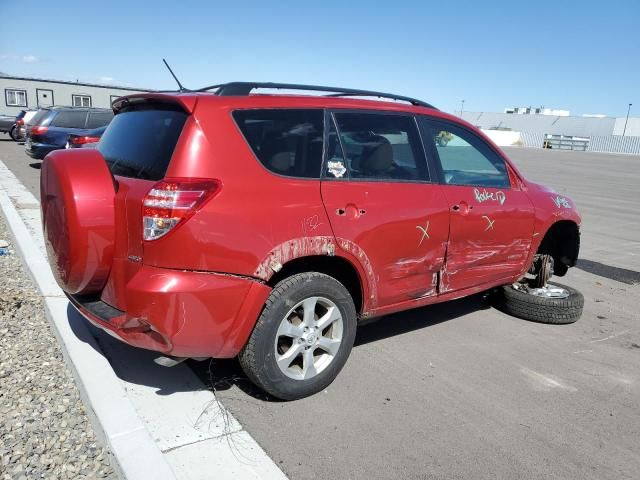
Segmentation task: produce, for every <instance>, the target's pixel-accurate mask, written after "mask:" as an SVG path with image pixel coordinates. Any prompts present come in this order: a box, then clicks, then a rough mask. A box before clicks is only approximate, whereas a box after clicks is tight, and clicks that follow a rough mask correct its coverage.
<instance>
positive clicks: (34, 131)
mask: <svg viewBox="0 0 640 480" xmlns="http://www.w3.org/2000/svg"><path fill="white" fill-rule="evenodd" d="M47 130H49V127H45V126H42V125H36V126H34V127H31V134H32V135H42V134H43V133H47Z"/></svg>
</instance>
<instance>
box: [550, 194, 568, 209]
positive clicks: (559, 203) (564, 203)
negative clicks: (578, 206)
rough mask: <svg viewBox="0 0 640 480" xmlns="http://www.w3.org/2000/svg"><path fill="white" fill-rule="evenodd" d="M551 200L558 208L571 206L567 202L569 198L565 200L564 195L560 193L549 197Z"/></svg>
mask: <svg viewBox="0 0 640 480" xmlns="http://www.w3.org/2000/svg"><path fill="white" fill-rule="evenodd" d="M551 200H553V203H555V204H556V207H558V208H560V207H563V208H571V203H569V200H567V199H566V198H564V197H561V196H560V195H558V196H556V197H555V198H554V197H551Z"/></svg>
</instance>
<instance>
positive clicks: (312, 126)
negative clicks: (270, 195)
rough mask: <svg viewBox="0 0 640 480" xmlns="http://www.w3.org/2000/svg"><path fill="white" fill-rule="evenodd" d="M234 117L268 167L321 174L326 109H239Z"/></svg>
mask: <svg viewBox="0 0 640 480" xmlns="http://www.w3.org/2000/svg"><path fill="white" fill-rule="evenodd" d="M233 118H234V119H235V121H236V123H237V124H238V127H240V131H241V132H242V134H243V135H244V138H245V139H246V140H247V143H249V146H250V147H251V149H252V150H253V153H255V155H256V157H258V160H260V163H262V164H263V165H264V166H265V167H266V168H268V169H269V170H271V171H272V172H274V173H277V174H279V175H287V176H290V177H301V178H320V169H321V167H322V144H323V130H324V126H323V124H324V112H323V111H322V110H319V109H315V110H297V109H278V110H266V109H265V110H238V111H235V112H233Z"/></svg>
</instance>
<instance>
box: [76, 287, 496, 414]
mask: <svg viewBox="0 0 640 480" xmlns="http://www.w3.org/2000/svg"><path fill="white" fill-rule="evenodd" d="M488 308H491V307H490V305H489V303H488V302H487V301H486V300H485V295H482V294H478V295H473V296H470V297H466V298H464V299H460V300H453V301H449V302H445V303H440V304H436V305H430V306H427V307H422V308H418V309H414V310H408V311H404V312H400V313H395V314H392V315H386V316H384V317H380V318H378V319H375V320H372V321H368V322H367V323H365V324H362V325H360V326H359V327H358V331H357V334H356V340H355V345H354V347H355V348H358V347H361V346H364V345H367V344H370V343H373V342H377V341H381V340H384V339H387V338H391V337H395V336H397V335H402V334H405V333H409V332H412V331H415V330H420V329H423V328H427V327H431V326H433V325H437V324H439V323H442V322H446V321H448V320H453V319H456V318H458V317H462V316H464V315H467V314H470V313H473V312H476V311H479V310H485V309H488ZM67 317H68V320H69V325H70V326H71V329H72V331H73V332H74V333H75V335H76V337H77V338H79V339H80V340H81V341H83V342H85V343H87V344H89V345H91V346H92V347H93V348H94V349H95V350H96V351H97V352H99V353H100V354H101V355H103V356H104V357H105V358H106V359H107V360H108V361H109V363H110V364H111V366H112V368H113V370H114V372H115V373H116V375H117V376H118V377H119V378H120V379H121V380H123V381H125V382H130V383H134V384H138V385H145V386H149V387H152V388H154V389H155V390H156V392H155V393H156V394H157V395H171V394H172V393H176V392H186V391H196V390H200V389H202V383H204V385H205V386H206V387H207V389H209V390H211V391H212V392H214V393H216V392H220V391H226V390H229V389H232V388H233V387H237V388H238V389H240V390H241V391H243V392H244V393H246V394H247V395H249V396H251V397H253V398H255V399H257V400H262V401H267V402H279V401H280V400H278V399H277V398H274V397H271V396H270V395H267V394H265V393H264V392H263V391H262V390H260V389H259V388H257V387H256V386H254V385H253V383H251V381H250V380H249V379H248V378H247V376H246V375H245V374H244V372H243V371H242V368H241V367H240V364H239V362H238V360H237V359H207V360H204V361H197V360H187V361H186V362H185V364H186V366H188V367H189V368H190V369H191V370H192V371H193V373H194V374H195V376H190V375H189V376H185V375H184V374H183V373H184V370H182V368H181V367H162V366H160V365H157V364H156V363H155V362H154V361H153V360H154V359H155V358H157V357H158V356H160V354H159V353H157V352H152V351H149V350H144V349H140V348H135V347H131V346H129V345H127V344H125V343H123V342H121V341H119V340H117V339H115V338H113V337H111V336H110V335H108V334H107V333H105V332H103V331H102V330H100V329H98V328H96V327H94V326H93V325H91V324H90V323H89V322H87V321H86V320H85V319H84V318H83V317H82V316H81V315H80V314H79V313H78V312H77V311H76V310H75V309H74V308H73V307H72V306H71V305H69V307H68V309H67ZM87 335H90V337H87ZM180 372H182V373H180ZM185 377H190V378H185ZM196 377H197V378H196Z"/></svg>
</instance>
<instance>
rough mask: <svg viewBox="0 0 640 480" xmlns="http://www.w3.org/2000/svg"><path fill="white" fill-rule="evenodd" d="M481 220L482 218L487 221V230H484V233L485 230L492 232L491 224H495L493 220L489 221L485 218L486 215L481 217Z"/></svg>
mask: <svg viewBox="0 0 640 480" xmlns="http://www.w3.org/2000/svg"><path fill="white" fill-rule="evenodd" d="M482 218H484V219H485V220H486V221H487V228H485V229H484V231H485V232H486V231H487V230H493V224H494V223H495V222H496V221H495V220H491V219H490V218H489V217H487V216H486V215H483V216H482Z"/></svg>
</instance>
